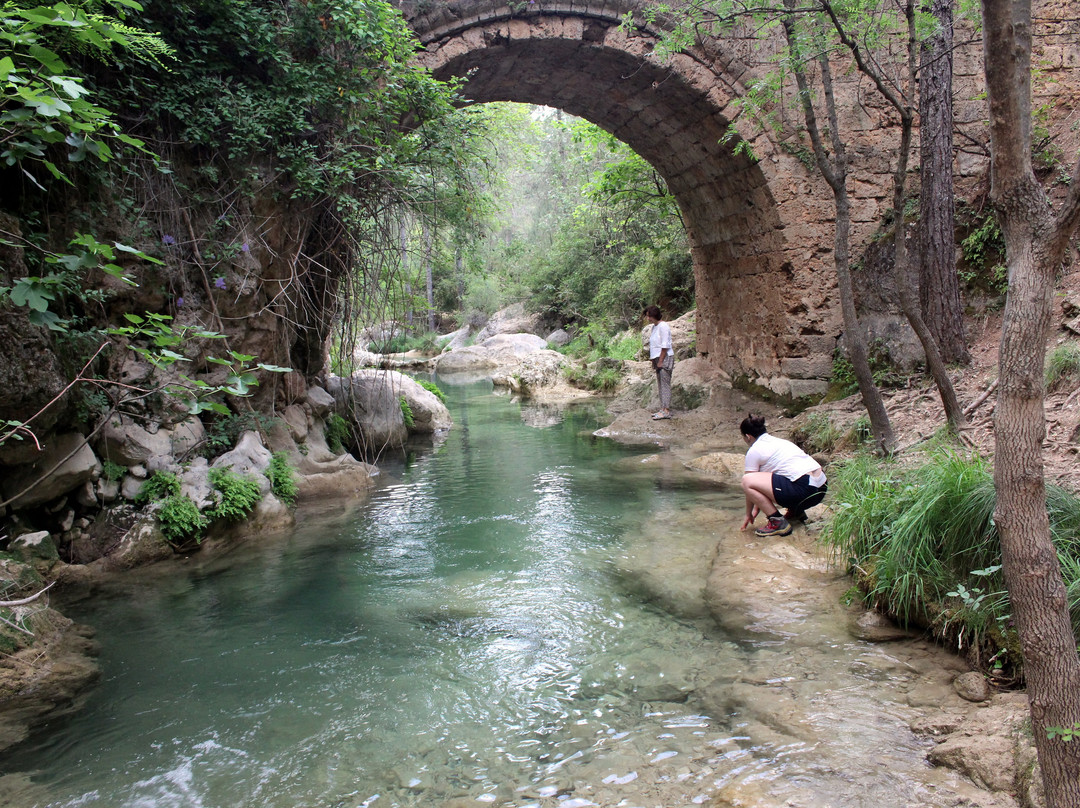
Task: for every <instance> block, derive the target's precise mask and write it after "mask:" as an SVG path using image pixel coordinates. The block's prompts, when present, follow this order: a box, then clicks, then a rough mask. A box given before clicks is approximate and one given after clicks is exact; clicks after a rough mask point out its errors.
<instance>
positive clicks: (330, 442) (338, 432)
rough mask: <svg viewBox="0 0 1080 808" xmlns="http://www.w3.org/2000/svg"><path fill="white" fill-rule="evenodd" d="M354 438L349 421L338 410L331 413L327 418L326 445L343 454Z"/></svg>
mask: <svg viewBox="0 0 1080 808" xmlns="http://www.w3.org/2000/svg"><path fill="white" fill-rule="evenodd" d="M351 440H352V430H351V429H349V422H348V421H346V420H345V419H344V418H342V417H341V416H340V415H338V414H337V413H336V412H332V413H330V415H329V417H327V419H326V445H327V446H328V447H329V448H330V451H331V452H333V453H334V454H341V453H342V452H344V451H345V448H346V446H347V444H348V442H349V441H351Z"/></svg>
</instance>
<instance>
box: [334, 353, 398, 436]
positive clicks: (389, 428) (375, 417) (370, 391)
mask: <svg viewBox="0 0 1080 808" xmlns="http://www.w3.org/2000/svg"><path fill="white" fill-rule="evenodd" d="M388 372H389V371H378V370H360V371H357V372H356V373H355V374H354V375H353V376H351V377H349V378H348V379H343V378H341V377H339V376H333V377H331V379H330V393H331V395H333V396H334V399H335V401H336V402H337V409H338V412H340V413H341V414H342V415H343V416H344V417H345V418H346V419H348V420H350V421H352V422H353V423H354V424H356V425H357V426H358V428H359V430H360V438H361V441H362V443H363V449H364V451H365V453H367V454H369V455H371V456H373V457H374V456H377V455H378V454H379V453H380V452H382V451H383V450H384V449H386V448H390V447H398V446H402V445H404V443H405V440H406V438H407V437H408V434H409V432H408V429H407V428H406V426H405V417H404V416H403V415H402V412H401V400H400V398H399V397H398V396H399V394H397V393H396V392H395V391H394V389H393V387H392V386H391V385H390V384H387V382H386V378H385V376H386V374H387V373H388Z"/></svg>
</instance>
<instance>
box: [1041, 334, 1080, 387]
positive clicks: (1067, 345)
mask: <svg viewBox="0 0 1080 808" xmlns="http://www.w3.org/2000/svg"><path fill="white" fill-rule="evenodd" d="M1077 381H1080V342H1077V341H1076V340H1069V341H1068V342H1063V343H1061V345H1058V346H1057V347H1056V348H1054V350H1052V351H1051V352H1050V353H1049V355H1048V356H1047V357H1046V387H1047V389H1053V388H1055V387H1058V386H1063V385H1064V384H1066V383H1073V384H1075V383H1076V382H1077Z"/></svg>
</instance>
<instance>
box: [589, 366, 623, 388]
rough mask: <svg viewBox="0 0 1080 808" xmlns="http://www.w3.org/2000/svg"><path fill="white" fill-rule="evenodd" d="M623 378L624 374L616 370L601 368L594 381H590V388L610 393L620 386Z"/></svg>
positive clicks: (593, 377) (594, 376) (594, 375)
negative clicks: (620, 380)
mask: <svg viewBox="0 0 1080 808" xmlns="http://www.w3.org/2000/svg"><path fill="white" fill-rule="evenodd" d="M621 378H622V374H621V373H619V371H617V370H616V369H615V368H611V367H608V368H601V369H600V370H598V371H596V373H594V374H593V376H592V379H590V380H589V386H590V387H592V389H593V390H596V391H597V392H600V393H610V392H611V391H613V390H614V389H615V388H616V387H618V386H619V379H621Z"/></svg>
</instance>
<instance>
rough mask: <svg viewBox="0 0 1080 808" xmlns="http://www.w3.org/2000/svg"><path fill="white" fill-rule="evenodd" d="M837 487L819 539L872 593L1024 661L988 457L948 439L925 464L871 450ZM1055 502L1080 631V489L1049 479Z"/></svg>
mask: <svg viewBox="0 0 1080 808" xmlns="http://www.w3.org/2000/svg"><path fill="white" fill-rule="evenodd" d="M829 491H830V498H831V500H832V503H833V515H832V516H831V517H830V519H829V522H828V524H827V525H826V526H825V528H824V530H823V532H822V537H821V540H822V542H823V543H824V544H826V545H827V546H829V547H830V548H831V549H832V551H833V552H834V553H835V555H836V556H837V557H839V558H840V559H843V560H844V561H845V562H846V563H847V565H848V566H849V568H850V569H851V570H852V571H853V572H854V573H855V575H856V578H857V579H858V581H859V583H860V585H861V586H862V587H863V588H864V589H865V591H866V592H867V597H868V600H869V601H870V602H872V603H874V604H875V605H876V606H877V607H878V608H880V609H882V610H883V611H885V612H886V613H888V614H891V615H893V616H895V617H896V618H897V619H899V620H900V621H901V622H914V623H917V624H921V625H928V626H930V627H932V628H933V629H934V630H935V631H936V632H937V633H938V634H939V635H940V636H942V637H943V638H945V639H947V640H951V641H955V642H957V643H958V644H960V643H963V644H964V646H965V647H967V646H970V647H973V648H975V649H978V650H980V651H981V652H982V654H983V658H984V659H997V660H998V662H999V664H1003V663H1006V662H1007V664H1009V665H1011V666H1013V667H1014V668H1015V669H1016V670H1019V669H1020V667H1021V664H1022V663H1021V660H1020V655H1019V645H1018V642H1017V638H1016V634H1015V630H1014V629H1013V628H1012V627H1011V623H1010V613H1011V607H1010V604H1009V598H1008V594H1007V592H1006V591H1005V583H1004V578H1003V576H1002V574H1001V551H1000V546H999V539H998V535H997V529H996V526H995V525H994V521H993V513H994V505H995V501H996V499H995V497H996V495H995V492H994V482H993V476H992V473H991V471H990V469H989V468H988V466H987V463H986V462H985V461H984V460H982V459H981V458H979V457H969V456H965V455H961V454H959V453H957V452H956V451H955V450H950V449H948V448H944V449H943V448H937V449H933V450H931V451H930V452H929V453H928V454H927V455H926V456H925V458H924V462H922V463H921V464H919V465H917V466H900V465H898V464H896V463H894V462H889V461H884V460H879V459H876V458H872V457H870V456H869V455H863V456H859V457H856V458H854V459H852V460H850V461H848V462H845V463H843V464H839V465H837V466H834V467H833V468H832V469H830V472H829ZM1047 510H1048V512H1049V515H1050V529H1051V536H1052V538H1053V540H1054V543H1055V545H1056V547H1057V548H1058V555H1059V559H1060V561H1061V566H1062V571H1063V574H1064V575H1065V583H1066V587H1067V589H1068V596H1069V602H1070V609H1071V612H1072V615H1073V625H1074V630H1076V631H1078V633H1080V539H1078V538H1077V537H1078V536H1080V496H1078V495H1077V494H1075V493H1072V492H1070V491H1067V490H1065V489H1062V488H1060V487H1056V486H1048V487H1047Z"/></svg>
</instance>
